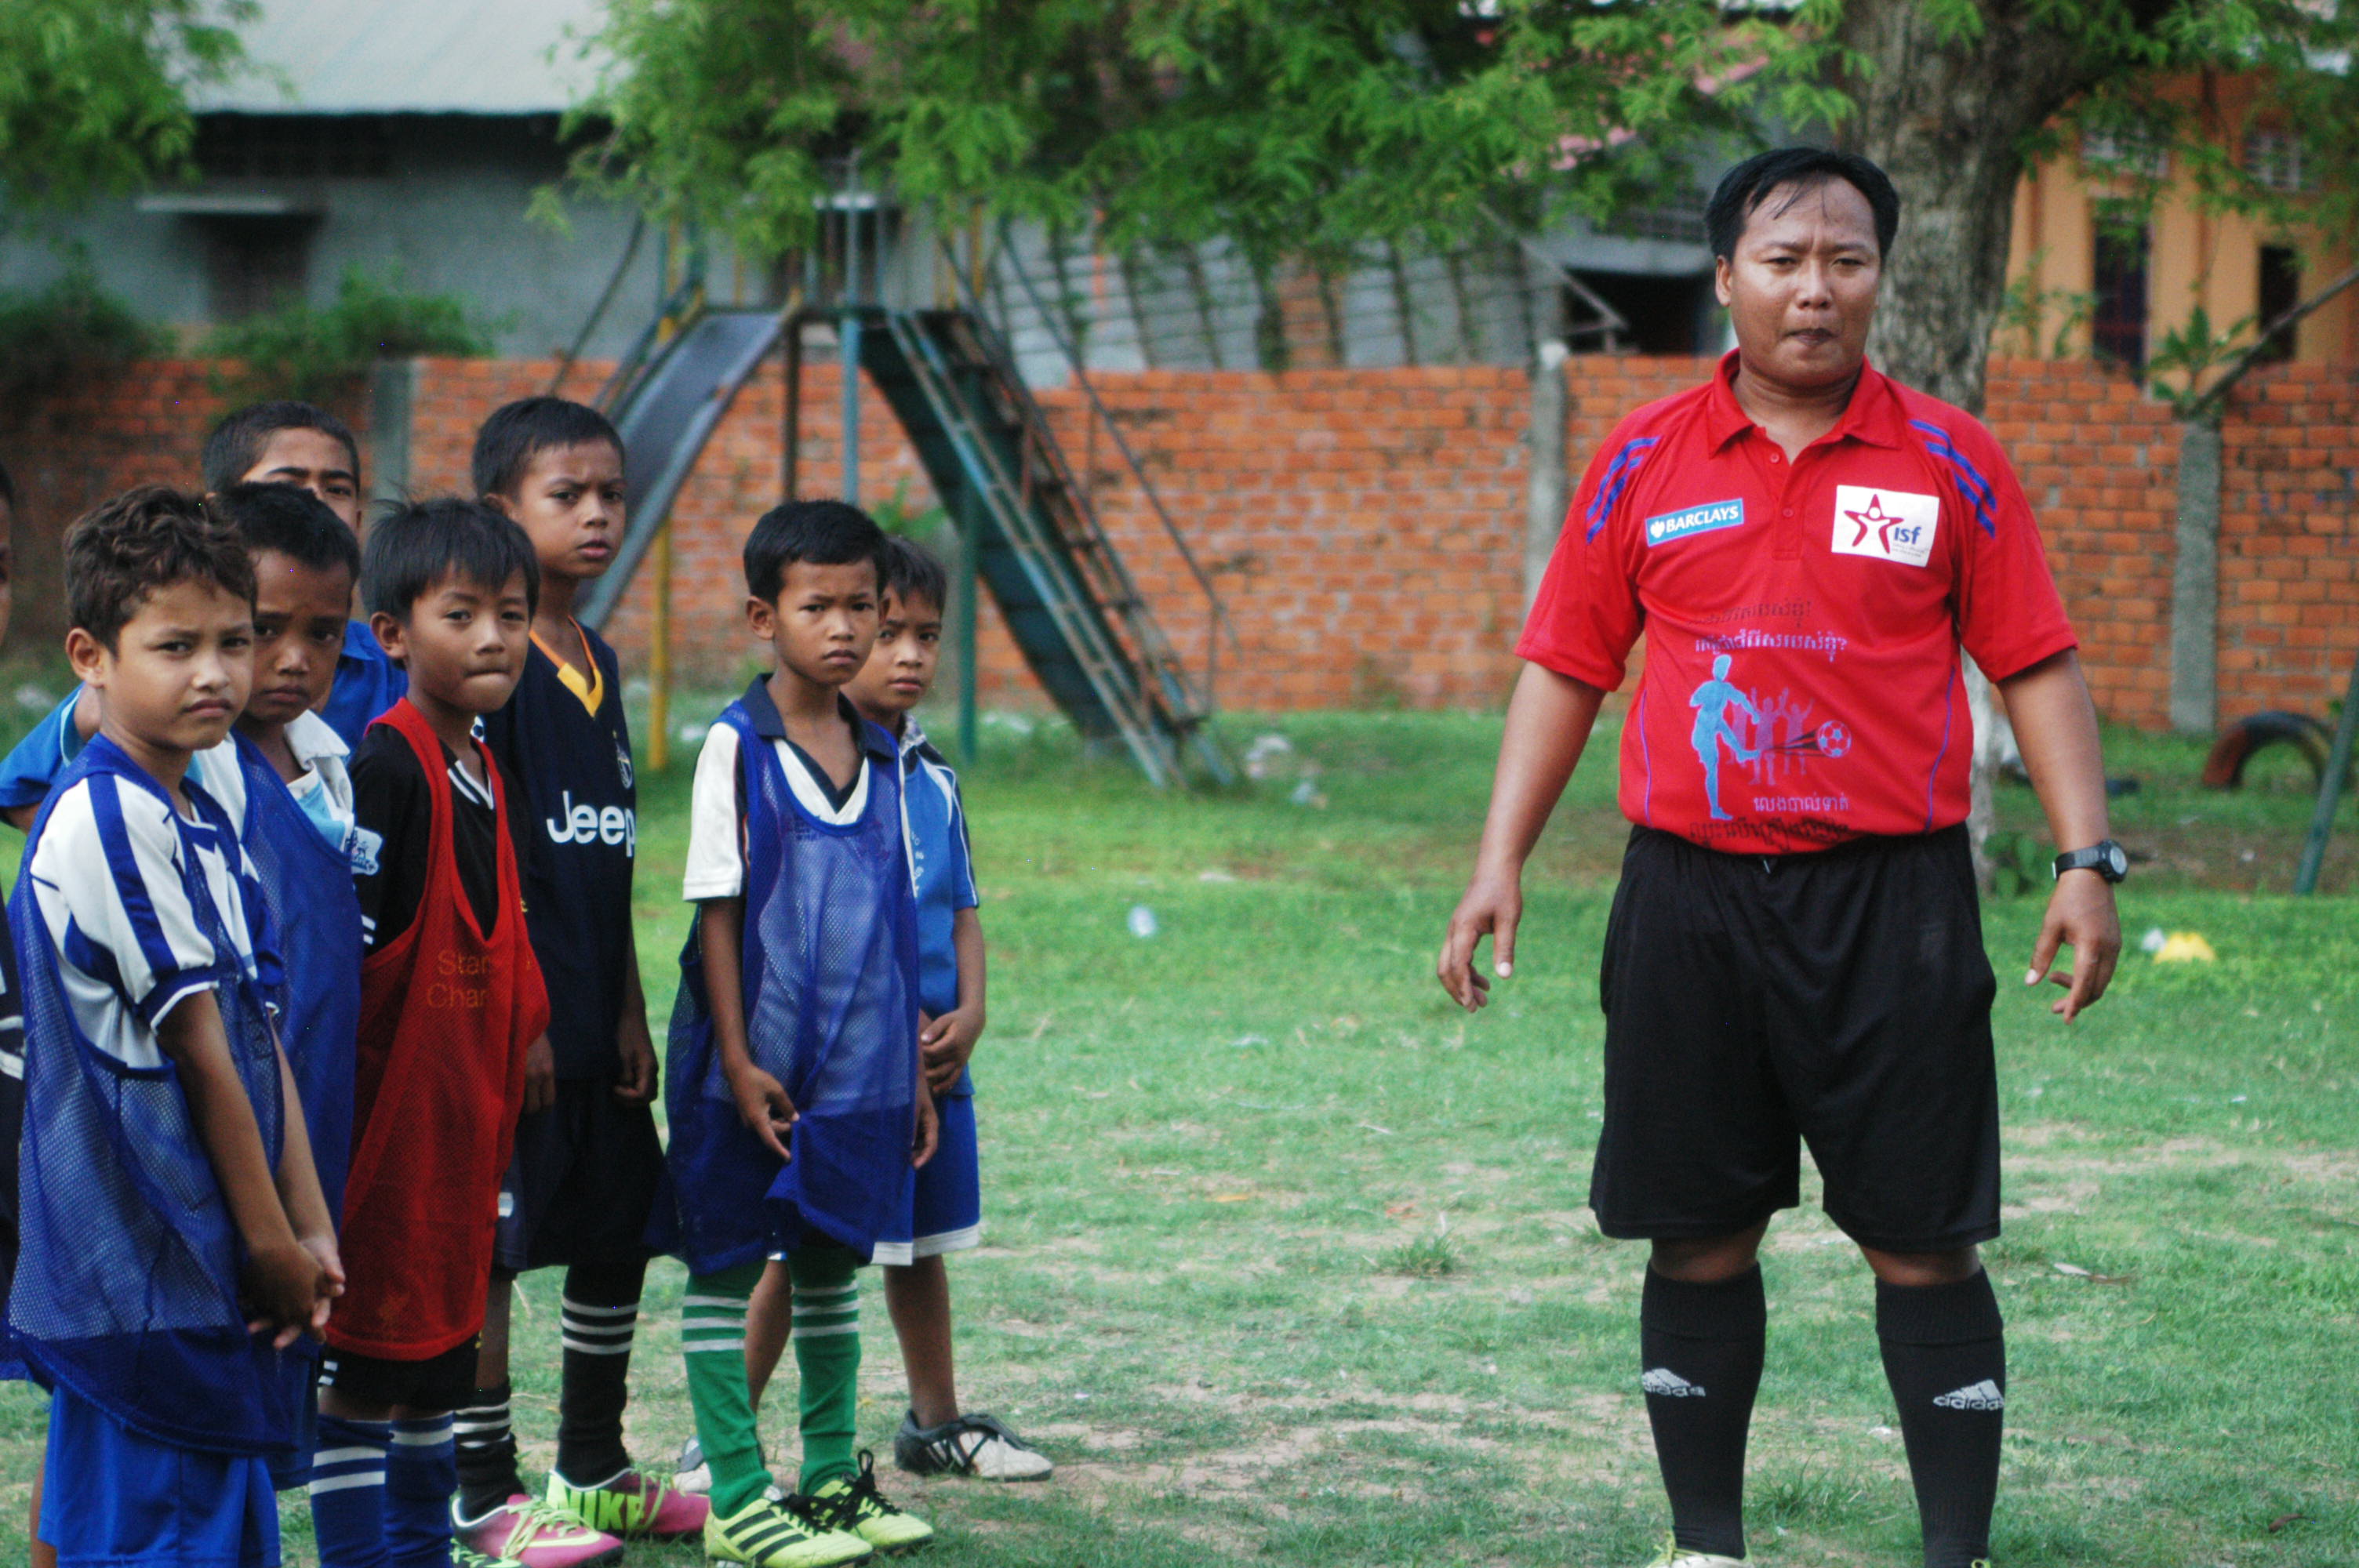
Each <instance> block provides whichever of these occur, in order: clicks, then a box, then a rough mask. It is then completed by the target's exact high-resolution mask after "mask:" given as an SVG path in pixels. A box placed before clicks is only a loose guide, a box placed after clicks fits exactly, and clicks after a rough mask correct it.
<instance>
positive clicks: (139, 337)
mask: <svg viewBox="0 0 2359 1568" xmlns="http://www.w3.org/2000/svg"><path fill="white" fill-rule="evenodd" d="M166 341H168V340H167V339H166V338H165V336H164V334H162V333H160V332H158V331H157V330H155V329H154V328H153V327H150V326H149V325H148V324H147V322H145V321H142V320H141V319H139V318H138V317H137V316H136V315H135V314H134V313H133V312H132V310H131V308H130V307H129V306H127V305H125V304H124V303H123V301H122V300H120V299H117V298H116V297H114V296H113V295H111V294H109V293H107V292H105V291H104V290H103V289H102V288H100V287H98V280H97V278H96V277H95V276H93V275H92V271H91V267H90V258H89V257H88V256H87V255H81V254H77V255H75V256H74V257H73V258H72V261H71V265H69V266H68V267H67V268H66V271H65V272H64V274H63V275H61V276H60V277H59V278H58V280H57V281H56V282H55V283H52V284H50V285H49V287H46V288H42V289H37V290H30V291H24V292H19V291H16V290H8V291H0V404H16V405H17V406H22V405H23V403H24V401H25V400H26V399H27V398H30V397H33V396H37V395H39V394H41V393H43V392H47V391H49V389H51V388H53V387H55V386H57V385H59V384H61V383H63V382H65V381H67V380H69V379H71V377H72V376H73V375H74V374H75V373H77V372H80V371H86V370H89V369H92V368H103V367H111V366H115V365H121V364H125V363H127V362H130V361H132V360H135V359H138V358H140V357H141V356H142V355H146V354H152V353H155V352H158V351H159V350H161V349H162V348H163V347H164V345H165V343H166Z"/></svg>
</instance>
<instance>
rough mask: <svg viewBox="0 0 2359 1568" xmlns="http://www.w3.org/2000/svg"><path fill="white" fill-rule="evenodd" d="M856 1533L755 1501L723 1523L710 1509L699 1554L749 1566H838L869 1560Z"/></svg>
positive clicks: (717, 1512)
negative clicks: (849, 1533) (830, 1527)
mask: <svg viewBox="0 0 2359 1568" xmlns="http://www.w3.org/2000/svg"><path fill="white" fill-rule="evenodd" d="M704 1554H705V1555H706V1556H707V1557H710V1558H712V1560H713V1561H714V1562H716V1563H745V1564H747V1565H748V1568H837V1565H838V1564H839V1563H858V1562H860V1561H861V1560H863V1559H864V1558H866V1557H870V1556H873V1555H874V1554H875V1548H874V1547H872V1546H870V1545H869V1544H868V1543H867V1542H866V1541H863V1540H861V1539H860V1537H858V1536H856V1535H848V1534H846V1533H845V1532H843V1530H831V1529H829V1528H828V1527H827V1526H826V1525H824V1524H821V1523H820V1522H819V1521H817V1520H816V1519H809V1518H806V1517H805V1516H803V1515H802V1514H799V1513H798V1512H796V1511H795V1510H794V1509H790V1508H788V1507H787V1506H786V1505H785V1504H783V1503H774V1502H772V1501H771V1500H770V1499H769V1498H755V1499H754V1500H753V1501H752V1502H750V1503H747V1504H746V1505H745V1507H744V1508H742V1509H738V1510H737V1511H736V1512H735V1513H734V1514H731V1515H729V1516H728V1517H727V1518H726V1519H724V1518H723V1517H722V1515H721V1510H720V1509H714V1510H713V1511H712V1514H711V1515H710V1516H709V1517H708V1518H707V1519H705V1521H704Z"/></svg>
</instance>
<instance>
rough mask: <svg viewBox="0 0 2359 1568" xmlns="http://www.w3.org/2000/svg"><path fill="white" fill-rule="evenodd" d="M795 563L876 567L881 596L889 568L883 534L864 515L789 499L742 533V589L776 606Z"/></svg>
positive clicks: (843, 506) (853, 509)
mask: <svg viewBox="0 0 2359 1568" xmlns="http://www.w3.org/2000/svg"><path fill="white" fill-rule="evenodd" d="M797 561H809V562H810V563H811V565H813V566H815V567H848V566H850V565H852V564H853V562H855V561H866V562H868V563H869V564H870V565H871V566H873V567H875V568H876V588H877V591H878V592H880V593H881V592H883V591H884V589H885V584H886V580H887V576H888V574H889V573H890V571H891V570H892V568H891V566H890V565H889V564H888V563H887V561H886V551H885V530H884V529H882V528H879V527H878V526H876V524H875V521H874V520H873V519H872V518H870V516H869V515H868V514H866V513H865V512H863V511H862V510H860V508H858V507H857V506H847V505H846V504H844V503H843V502H841V501H789V502H788V503H786V504H785V505H784V506H774V507H772V508H771V509H770V510H769V511H767V512H765V513H764V514H762V520H761V521H760V522H758V523H756V524H754V531H753V532H752V533H751V534H748V535H745V591H746V592H747V593H750V594H752V595H753V596H754V597H755V598H756V599H762V600H770V601H772V602H773V603H775V602H776V601H777V597H778V590H779V589H782V588H784V587H785V586H786V582H787V568H788V567H789V566H791V565H793V564H794V563H795V562H797Z"/></svg>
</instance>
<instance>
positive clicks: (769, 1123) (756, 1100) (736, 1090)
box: [729, 1062, 802, 1160]
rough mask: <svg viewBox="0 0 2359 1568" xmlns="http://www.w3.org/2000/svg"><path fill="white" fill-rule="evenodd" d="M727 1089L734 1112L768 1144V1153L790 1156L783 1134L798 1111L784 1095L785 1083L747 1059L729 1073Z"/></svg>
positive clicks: (783, 1158)
mask: <svg viewBox="0 0 2359 1568" xmlns="http://www.w3.org/2000/svg"><path fill="white" fill-rule="evenodd" d="M729 1092H730V1094H731V1095H732V1096H733V1097H734V1098H735V1099H736V1101H737V1115H738V1116H739V1118H740V1119H743V1120H744V1121H745V1125H746V1126H747V1127H749V1128H751V1129H752V1130H753V1132H754V1136H755V1137H756V1138H758V1139H760V1140H761V1141H763V1142H765V1143H766V1144H768V1145H769V1146H770V1152H771V1153H773V1154H776V1155H777V1157H778V1158H779V1159H781V1160H791V1159H793V1158H794V1154H793V1153H792V1152H790V1151H789V1150H788V1148H787V1134H788V1131H790V1130H792V1129H793V1127H794V1125H795V1119H796V1118H798V1117H799V1116H800V1115H801V1114H802V1113H801V1112H800V1111H799V1110H797V1109H796V1108H795V1102H794V1101H793V1100H791V1099H788V1098H787V1091H786V1087H785V1086H784V1085H782V1084H780V1083H779V1082H778V1080H777V1079H776V1078H774V1077H772V1076H770V1075H769V1074H767V1073H766V1072H764V1071H762V1069H761V1068H759V1067H756V1066H755V1065H753V1064H752V1063H750V1062H749V1063H747V1064H746V1065H745V1066H743V1067H740V1068H739V1069H738V1070H737V1071H735V1072H734V1073H732V1074H730V1075H729Z"/></svg>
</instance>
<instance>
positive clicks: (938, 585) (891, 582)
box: [885, 534, 951, 610]
mask: <svg viewBox="0 0 2359 1568" xmlns="http://www.w3.org/2000/svg"><path fill="white" fill-rule="evenodd" d="M885 591H886V592H887V593H889V594H891V595H892V596H893V597H894V598H896V599H900V600H909V599H924V600H931V601H932V602H933V606H934V608H935V609H937V610H943V609H947V608H948V607H949V605H950V601H951V574H950V573H949V572H947V571H945V570H943V569H942V563H941V562H940V560H938V559H937V558H935V556H934V553H933V552H932V551H931V550H929V549H927V548H926V546H923V545H920V544H919V543H918V541H916V540H915V539H910V538H906V537H904V536H903V535H899V534H887V535H886V536H885Z"/></svg>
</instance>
